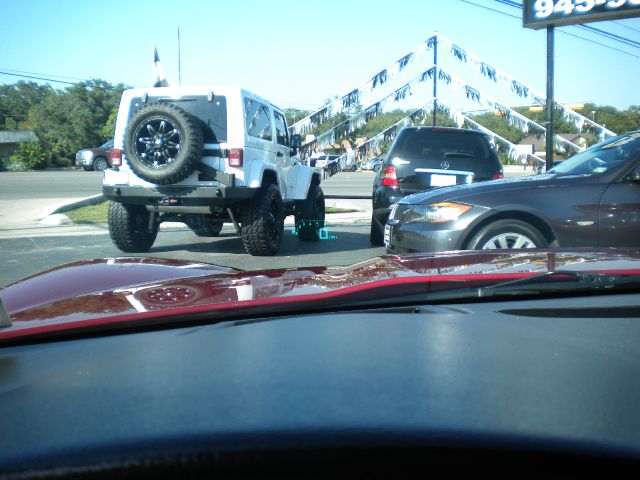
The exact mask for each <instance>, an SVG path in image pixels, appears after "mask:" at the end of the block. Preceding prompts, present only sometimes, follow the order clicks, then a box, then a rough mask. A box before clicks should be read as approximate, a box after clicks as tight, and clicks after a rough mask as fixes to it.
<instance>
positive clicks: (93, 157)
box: [76, 139, 113, 171]
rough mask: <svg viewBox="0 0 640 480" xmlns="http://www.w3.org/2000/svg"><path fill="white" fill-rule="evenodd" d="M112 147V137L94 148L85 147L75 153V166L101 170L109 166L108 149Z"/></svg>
mask: <svg viewBox="0 0 640 480" xmlns="http://www.w3.org/2000/svg"><path fill="white" fill-rule="evenodd" d="M112 148H113V139H111V140H109V141H108V142H105V143H103V144H102V145H100V146H99V147H96V148H85V149H83V150H80V151H78V153H76V167H82V168H84V169H85V170H86V171H90V170H98V171H103V170H106V169H107V168H109V150H110V149H112Z"/></svg>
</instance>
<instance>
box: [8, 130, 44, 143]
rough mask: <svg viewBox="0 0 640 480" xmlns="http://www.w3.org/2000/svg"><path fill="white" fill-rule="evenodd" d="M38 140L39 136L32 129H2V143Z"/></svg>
mask: <svg viewBox="0 0 640 480" xmlns="http://www.w3.org/2000/svg"><path fill="white" fill-rule="evenodd" d="M37 141H38V137H37V136H36V134H35V133H33V132H32V131H31V130H0V144H3V143H25V142H37Z"/></svg>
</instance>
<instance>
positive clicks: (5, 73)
mask: <svg viewBox="0 0 640 480" xmlns="http://www.w3.org/2000/svg"><path fill="white" fill-rule="evenodd" d="M0 75H9V76H10V77H20V78H31V79H33V80H42V81H44V82H54V83H65V84H67V85H78V83H80V82H67V81H65V80H56V79H54V78H45V77H36V76H34V75H24V74H19V73H10V72H7V71H2V70H0Z"/></svg>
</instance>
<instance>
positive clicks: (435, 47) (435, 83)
mask: <svg viewBox="0 0 640 480" xmlns="http://www.w3.org/2000/svg"><path fill="white" fill-rule="evenodd" d="M434 38H435V41H434V43H433V65H434V71H433V72H434V73H433V126H434V127H435V126H436V113H437V112H438V34H437V33H436V34H435V37H434Z"/></svg>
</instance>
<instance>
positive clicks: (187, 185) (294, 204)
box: [103, 87, 325, 255]
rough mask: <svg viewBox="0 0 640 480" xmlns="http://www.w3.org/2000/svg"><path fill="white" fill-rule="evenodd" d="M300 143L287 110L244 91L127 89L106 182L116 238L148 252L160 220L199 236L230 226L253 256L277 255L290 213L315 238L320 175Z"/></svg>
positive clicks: (305, 236) (320, 220)
mask: <svg viewBox="0 0 640 480" xmlns="http://www.w3.org/2000/svg"><path fill="white" fill-rule="evenodd" d="M299 146H300V137H299V135H292V136H291V137H290V136H289V132H288V128H287V123H286V120H285V116H284V114H283V112H282V111H281V110H280V109H278V108H277V107H275V106H274V105H272V104H271V103H269V102H268V101H266V100H264V99H262V98H260V97H258V96H257V95H254V94H252V93H250V92H248V91H246V90H244V89H241V88H237V87H163V88H144V89H133V90H127V91H125V92H124V93H123V95H122V99H121V101H120V108H119V110H118V117H117V121H116V131H115V139H114V148H113V149H112V151H111V153H110V159H109V162H110V167H111V168H109V169H107V170H106V171H105V172H104V181H103V194H104V195H105V197H107V198H108V199H109V200H111V204H110V206H109V234H110V235H111V239H112V240H113V242H114V243H115V244H116V245H117V246H118V248H120V249H121V250H122V251H125V252H142V251H147V250H148V249H149V248H151V246H152V245H153V242H154V241H155V238H156V235H157V233H158V226H159V224H160V223H161V222H163V221H179V222H183V223H185V224H186V225H187V226H189V227H190V228H191V229H192V230H193V231H194V232H195V233H196V235H199V236H216V235H218V234H219V233H220V230H221V229H222V225H223V223H224V222H231V223H233V224H234V226H235V228H236V231H237V232H238V234H240V235H241V236H242V241H243V244H244V248H245V250H246V251H247V253H249V254H251V255H274V254H276V253H277V252H278V249H279V248H280V244H281V242H282V237H283V232H284V219H285V217H286V216H287V215H291V214H293V215H295V228H296V230H297V236H298V238H299V239H301V240H318V239H319V231H320V229H322V228H323V227H324V216H325V209H324V195H323V193H322V190H321V188H320V181H321V179H322V172H321V169H315V168H311V167H308V166H305V165H302V164H301V163H300V162H299V161H298V159H297V156H296V155H297V148H299Z"/></svg>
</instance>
